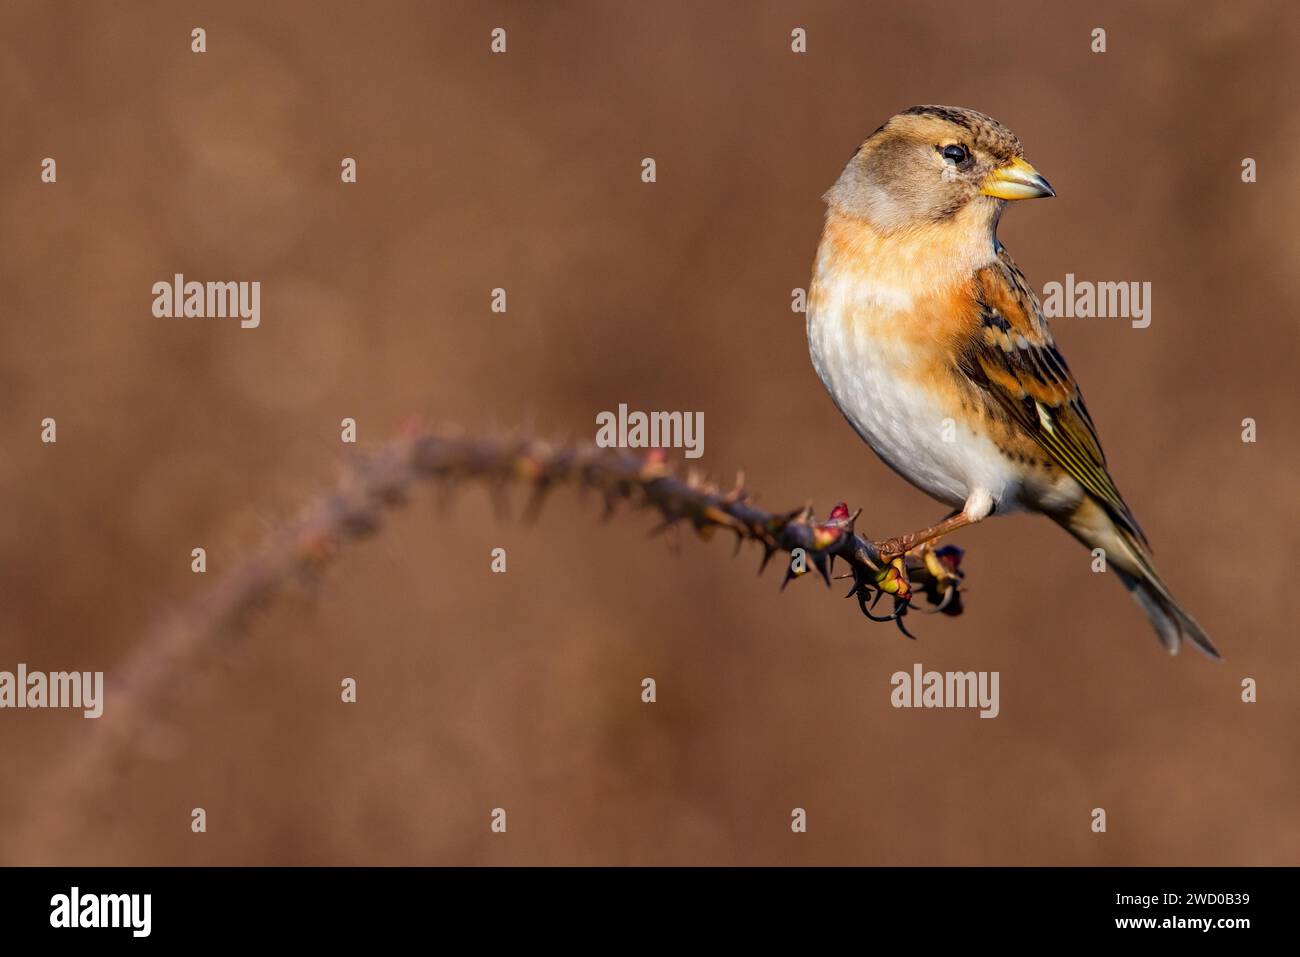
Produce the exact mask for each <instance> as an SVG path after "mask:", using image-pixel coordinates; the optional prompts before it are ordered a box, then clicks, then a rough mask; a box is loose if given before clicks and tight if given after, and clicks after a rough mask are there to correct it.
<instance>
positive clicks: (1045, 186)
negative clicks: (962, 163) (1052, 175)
mask: <svg viewBox="0 0 1300 957" xmlns="http://www.w3.org/2000/svg"><path fill="white" fill-rule="evenodd" d="M980 192H981V193H983V194H984V195H985V196H996V197H997V198H998V199H1037V198H1038V197H1040V196H1055V195H1056V190H1054V189H1052V184H1051V183H1049V182H1048V181H1047V180H1045V179H1043V177H1042V175H1041V174H1039V172H1038V170H1036V169H1034V168H1033V167H1032V166H1030V165H1029V164H1028V163H1026V162H1025V161H1024V160H1023V159H1020V158H1019V157H1017V158H1016V159H1014V160H1012V161H1011V162H1010V163H1008V164H1007V165H1006V166H999V167H998V168H997V169H995V170H994V171H993V172H992V173H989V175H988V179H986V180H984V187H983V188H982V189H981V190H980Z"/></svg>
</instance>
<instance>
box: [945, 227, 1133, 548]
mask: <svg viewBox="0 0 1300 957" xmlns="http://www.w3.org/2000/svg"><path fill="white" fill-rule="evenodd" d="M974 291H975V297H976V300H977V303H978V309H979V321H978V322H977V323H975V324H974V325H973V326H972V327H971V330H972V331H971V334H970V335H969V336H968V337H967V338H966V341H965V343H964V344H963V348H962V350H961V356H960V359H959V363H958V366H959V369H960V371H961V372H962V373H963V374H964V375H965V376H966V377H967V378H968V379H969V380H970V381H971V382H972V383H974V384H975V385H976V386H978V387H980V388H981V389H983V390H984V392H985V393H987V395H988V396H989V397H991V398H992V400H993V401H994V403H995V405H997V406H999V407H1001V408H1002V409H1005V410H1006V412H1007V413H1008V414H1009V415H1010V416H1011V418H1012V420H1013V421H1014V422H1015V423H1016V424H1018V425H1019V426H1020V427H1021V428H1022V429H1024V431H1025V432H1026V433H1027V434H1028V435H1029V436H1030V437H1032V438H1033V440H1034V441H1035V442H1037V443H1038V445H1039V446H1041V447H1042V449H1043V450H1044V451H1045V452H1046V453H1047V454H1048V455H1049V456H1051V459H1052V461H1054V462H1055V463H1056V464H1057V465H1059V466H1060V467H1061V468H1062V469H1064V470H1065V471H1066V472H1067V473H1068V474H1069V475H1071V476H1072V477H1073V478H1074V479H1075V480H1077V481H1078V483H1079V484H1080V485H1082V486H1083V487H1084V489H1086V490H1087V492H1088V493H1089V494H1090V495H1091V496H1092V497H1093V498H1095V499H1096V500H1097V501H1098V502H1099V503H1100V504H1101V505H1102V506H1104V507H1105V509H1106V511H1107V512H1108V513H1110V515H1111V517H1112V518H1113V519H1114V520H1115V521H1116V522H1117V523H1118V524H1119V525H1121V526H1122V527H1123V528H1125V529H1127V530H1129V531H1131V532H1132V533H1133V534H1134V535H1135V536H1136V537H1137V538H1138V540H1140V541H1141V542H1142V543H1143V544H1144V545H1145V544H1146V536H1145V535H1144V534H1143V533H1142V529H1141V528H1140V527H1139V526H1138V523H1137V520H1136V519H1135V518H1134V517H1133V513H1132V512H1131V511H1130V510H1129V507H1128V505H1126V504H1125V502H1124V499H1123V498H1122V497H1121V496H1120V494H1119V489H1117V488H1116V487H1115V483H1114V482H1113V481H1112V480H1111V477H1110V474H1109V473H1108V472H1107V471H1106V456H1105V453H1103V452H1102V450H1101V442H1100V441H1099V440H1098V438H1097V430H1096V428H1095V427H1094V426H1093V424H1092V417H1091V416H1090V415H1088V408H1087V406H1085V405H1084V403H1083V395H1082V394H1081V393H1080V392H1079V387H1078V385H1077V384H1076V383H1075V381H1074V377H1073V376H1072V375H1071V374H1070V367H1069V366H1068V365H1066V363H1065V358H1064V357H1063V356H1062V355H1061V353H1060V352H1059V351H1058V350H1057V348H1056V345H1055V344H1054V343H1053V342H1052V334H1051V332H1050V330H1049V329H1048V328H1047V322H1046V320H1045V319H1044V318H1043V313H1042V309H1041V308H1040V306H1039V304H1038V297H1037V296H1035V295H1034V293H1033V291H1032V290H1030V288H1029V286H1028V284H1027V283H1026V282H1025V277H1024V274H1023V273H1021V271H1020V269H1019V268H1018V267H1017V266H1016V264H1015V262H1014V261H1012V259H1011V256H1010V254H1008V253H1007V251H1006V250H1005V249H1003V248H1002V247H1001V245H999V247H998V260H997V262H995V263H992V264H990V265H989V266H986V267H985V268H983V269H981V270H980V271H979V272H978V273H976V274H975V281H974Z"/></svg>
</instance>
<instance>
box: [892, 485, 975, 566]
mask: <svg viewBox="0 0 1300 957" xmlns="http://www.w3.org/2000/svg"><path fill="white" fill-rule="evenodd" d="M996 507H997V506H996V505H995V504H994V501H993V497H992V496H991V495H989V494H988V493H987V492H983V491H978V490H977V491H975V492H973V493H971V496H970V498H968V499H967V500H966V505H965V506H964V507H963V508H961V509H959V510H958V511H956V512H953V513H952V514H951V515H949V516H948V517H947V518H945V519H944V520H943V521H942V522H939V523H938V524H937V525H931V526H930V527H929V528H923V529H921V530H920V531H919V532H909V533H908V534H906V535H900V536H898V537H897V538H891V539H888V540H886V541H883V542H877V543H876V550H877V551H879V552H880V557H881V558H882V559H883V560H884V561H885V562H886V563H889V562H892V561H893V560H894V559H896V558H901V557H902V556H903V555H906V554H907V553H908V552H910V551H911V550H912V549H914V548H916V547H917V546H918V545H924V544H926V543H927V542H932V541H934V540H935V539H936V538H939V537H940V536H942V535H947V534H948V533H949V532H955V531H957V529H959V528H965V527H966V526H967V525H974V524H975V523H976V522H979V521H983V520H984V519H985V518H987V517H988V516H989V515H991V514H993V510H994V509H995V508H996Z"/></svg>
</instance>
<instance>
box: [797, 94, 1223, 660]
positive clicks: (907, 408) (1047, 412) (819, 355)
mask: <svg viewBox="0 0 1300 957" xmlns="http://www.w3.org/2000/svg"><path fill="white" fill-rule="evenodd" d="M1055 195H1056V193H1055V192H1054V191H1053V189H1052V187H1051V186H1050V185H1049V184H1048V182H1047V180H1045V179H1043V177H1042V176H1040V175H1039V174H1038V172H1037V171H1036V170H1035V169H1034V168H1033V167H1032V166H1030V165H1029V163H1027V162H1026V161H1025V159H1024V153H1023V150H1022V149H1021V146H1020V141H1019V140H1018V139H1017V138H1016V137H1015V135H1014V134H1012V133H1011V132H1010V131H1009V130H1007V129H1006V128H1005V127H1004V126H1002V125H1001V124H1000V123H998V122H997V121H996V120H994V119H992V118H990V117H988V116H985V115H984V114H982V113H977V112H975V111H974V110H967V109H958V108H954V107H947V106H914V107H912V108H910V109H907V110H904V111H903V112H902V113H899V114H898V115H897V116H895V117H893V118H892V119H890V120H889V122H887V123H886V124H885V125H884V126H882V127H880V129H878V130H876V132H874V133H872V134H871V136H869V137H868V138H867V139H866V141H865V142H863V144H862V145H861V146H860V147H859V148H858V150H857V152H856V153H854V155H853V157H852V159H850V160H849V163H848V165H847V166H846V167H845V168H844V172H843V173H842V174H840V177H839V179H838V180H837V181H836V182H835V185H834V186H832V187H831V188H830V190H829V191H828V192H827V193H826V195H825V197H824V198H825V200H826V204H827V213H826V225H825V228H824V229H823V231H822V237H821V244H820V246H819V247H818V250H817V260H816V263H815V264H814V276H813V282H812V287H811V289H810V292H809V297H808V316H807V319H808V348H809V352H810V353H811V355H812V363H813V366H814V368H816V370H817V374H818V375H819V376H820V377H821V380H822V382H823V383H824V384H825V386H826V388H827V390H828V391H829V392H830V394H831V397H832V398H833V399H834V400H835V404H836V405H837V406H839V409H840V411H841V412H842V413H844V416H845V418H847V419H848V420H849V423H850V424H851V425H852V426H853V428H854V429H855V430H856V431H857V433H858V434H859V435H860V436H862V438H863V439H865V440H866V442H867V443H868V444H869V445H870V446H871V447H872V449H874V450H875V452H876V454H877V455H879V456H880V457H881V459H883V460H884V461H885V463H886V464H887V465H889V466H890V467H891V468H892V469H893V470H894V471H896V472H897V473H898V474H899V475H901V476H903V478H905V479H907V480H908V481H909V482H911V483H912V484H913V485H915V486H917V487H918V488H920V489H921V490H923V491H925V492H927V493H928V494H930V495H931V496H933V497H934V498H936V499H938V500H939V501H940V502H943V503H944V504H946V505H948V506H949V507H951V508H954V509H956V511H954V512H953V513H952V514H951V515H949V516H948V517H947V518H945V519H944V520H943V521H941V522H939V523H938V524H937V525H933V526H931V527H929V528H925V529H922V530H920V531H918V532H913V533H911V534H908V535H903V536H900V537H898V538H894V539H890V540H888V541H886V542H883V543H881V545H880V548H881V552H882V555H883V556H884V557H885V559H886V560H890V559H893V558H896V557H898V556H900V555H902V554H904V553H905V552H908V551H911V550H912V549H914V548H917V547H919V546H922V545H924V544H926V543H928V542H932V541H933V540H935V539H937V538H938V537H939V536H941V535H945V534H947V533H949V532H952V531H955V530H956V529H959V528H962V527H963V526H966V525H970V524H973V523H975V522H979V521H982V520H983V519H984V518H986V517H988V516H989V515H992V514H994V512H996V513H998V514H1006V513H1009V512H1015V511H1019V510H1028V511H1032V512H1041V513H1043V514H1045V515H1047V516H1048V517H1049V518H1051V519H1053V520H1054V521H1055V522H1057V523H1058V524H1059V525H1061V526H1062V527H1063V528H1065V529H1066V530H1067V531H1068V532H1069V533H1070V534H1071V535H1073V536H1074V537H1075V538H1077V539H1078V540H1079V541H1080V542H1082V543H1083V544H1084V545H1086V546H1087V547H1088V548H1089V549H1096V548H1101V549H1104V550H1105V555H1106V559H1107V566H1108V567H1109V568H1111V569H1114V570H1115V572H1116V573H1117V574H1118V576H1119V578H1120V580H1121V581H1122V582H1123V583H1124V585H1125V587H1126V588H1128V590H1129V591H1130V592H1131V593H1132V594H1133V596H1134V598H1136V599H1137V601H1138V603H1139V604H1140V605H1141V606H1142V608H1143V609H1144V610H1145V611H1146V614H1147V615H1148V617H1149V618H1150V619H1151V622H1152V624H1153V625H1154V626H1155V629H1156V632H1157V633H1158V634H1159V636H1160V640H1161V641H1162V642H1163V644H1164V646H1165V647H1166V648H1167V649H1168V650H1169V652H1170V653H1176V652H1177V651H1178V648H1179V645H1180V644H1181V641H1182V640H1183V639H1187V640H1190V641H1191V642H1192V643H1193V644H1194V645H1196V647H1197V648H1199V649H1200V650H1201V651H1203V652H1205V653H1206V654H1207V655H1210V656H1211V657H1213V658H1218V657H1219V654H1218V652H1217V651H1215V649H1214V646H1213V645H1212V644H1211V643H1210V640H1209V638H1208V637H1207V636H1206V634H1205V632H1204V630H1202V629H1201V627H1200V626H1199V625H1198V624H1197V623H1196V622H1195V621H1193V620H1192V618H1191V617H1190V616H1189V615H1188V614H1187V613H1186V612H1185V611H1183V609H1182V608H1180V607H1179V605H1178V603H1177V602H1176V601H1175V600H1174V598H1173V596H1172V595H1171V594H1170V593H1169V589H1168V588H1167V587H1166V586H1165V584H1164V582H1163V581H1161V579H1160V576H1159V575H1157V574H1156V571H1155V569H1154V568H1153V567H1152V564H1151V552H1150V548H1149V546H1148V544H1147V540H1146V536H1145V535H1144V534H1143V532H1142V529H1141V528H1140V527H1139V526H1138V523H1137V520H1136V519H1134V517H1133V513H1132V512H1131V511H1130V509H1129V507H1128V506H1127V505H1126V504H1125V503H1124V499H1123V498H1122V497H1121V496H1120V493H1119V490H1118V489H1117V488H1116V487H1115V483H1114V482H1113V481H1112V480H1111V477H1110V474H1109V473H1108V472H1107V469H1106V459H1105V456H1104V454H1103V453H1102V450H1101V444H1100V442H1099V441H1098V439H1097V431H1096V428H1095V427H1094V426H1093V422H1092V418H1091V417H1090V416H1089V415H1088V409H1087V407H1086V406H1085V405H1084V403H1083V396H1082V395H1081V394H1080V392H1079V387H1078V385H1076V384H1075V381H1074V377H1073V375H1071V373H1070V368H1069V366H1067V365H1066V363H1065V358H1064V357H1063V356H1062V355H1061V353H1060V351H1059V350H1058V349H1057V347H1056V345H1055V344H1054V342H1053V341H1052V334H1051V332H1050V331H1049V330H1048V328H1047V323H1046V321H1045V320H1044V318H1043V313H1042V310H1041V308H1040V306H1039V302H1038V297H1037V296H1035V295H1034V293H1033V291H1032V290H1031V289H1030V288H1029V284H1028V283H1027V282H1026V280H1025V277H1024V275H1023V274H1022V273H1021V271H1020V270H1019V268H1017V266H1016V264H1015V262H1014V261H1013V260H1012V259H1011V255H1010V254H1009V253H1008V252H1007V250H1006V249H1005V247H1003V245H1002V243H1001V242H999V240H998V237H997V225H998V219H999V217H1001V215H1002V211H1003V210H1004V209H1005V208H1006V205H1007V202H1008V201H1010V200H1017V199H1032V198H1035V197H1042V196H1055Z"/></svg>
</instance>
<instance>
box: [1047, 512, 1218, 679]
mask: <svg viewBox="0 0 1300 957" xmlns="http://www.w3.org/2000/svg"><path fill="white" fill-rule="evenodd" d="M1057 521H1059V522H1060V523H1061V525H1062V526H1063V527H1064V528H1065V529H1066V530H1067V531H1068V532H1069V533H1070V534H1071V535H1073V536H1074V537H1075V538H1077V539H1078V540H1079V541H1081V542H1083V544H1084V545H1086V546H1087V547H1088V548H1090V549H1095V548H1101V549H1104V551H1105V554H1106V567H1107V568H1108V569H1110V570H1112V571H1114V572H1115V573H1116V574H1117V575H1118V576H1119V580H1120V581H1121V582H1123V583H1124V587H1125V588H1127V589H1128V590H1129V593H1130V594H1131V595H1132V596H1133V598H1134V599H1135V600H1136V601H1137V603H1138V604H1139V605H1141V606H1142V610H1143V611H1145V612H1146V614H1147V617H1148V618H1149V619H1151V624H1152V625H1153V626H1154V627H1155V630H1156V634H1157V635H1159V636H1160V642H1161V644H1163V645H1164V646H1165V649H1166V650H1167V651H1168V652H1169V653H1170V654H1171V655H1176V654H1178V649H1179V647H1180V646H1181V644H1182V642H1183V641H1184V640H1187V641H1190V642H1191V643H1192V644H1193V645H1195V646H1196V648H1197V649H1198V650H1199V651H1201V652H1203V653H1204V654H1205V655H1207V656H1208V657H1210V658H1213V659H1215V660H1216V661H1217V660H1220V659H1221V658H1222V656H1221V655H1220V654H1219V652H1218V650H1217V649H1215V647H1214V644H1213V643H1212V642H1211V641H1210V637H1209V635H1207V634H1206V633H1205V629H1204V628H1202V627H1201V626H1200V625H1198V624H1197V623H1196V620H1195V619H1194V618H1192V616H1191V615H1189V614H1187V612H1185V611H1183V609H1182V607H1181V606H1180V605H1179V604H1178V602H1177V601H1175V600H1174V596H1173V595H1171V594H1170V593H1169V588H1168V587H1167V586H1166V585H1165V583H1164V582H1163V581H1162V580H1161V578H1160V576H1159V575H1158V574H1157V573H1156V570H1155V568H1154V567H1153V566H1152V564H1151V553H1150V552H1149V551H1148V550H1147V547H1146V546H1145V545H1144V544H1143V543H1142V542H1141V541H1140V540H1138V539H1137V537H1136V536H1134V535H1133V534H1132V533H1131V532H1130V531H1128V529H1125V528H1123V527H1121V526H1119V525H1117V524H1116V523H1115V522H1114V521H1113V520H1112V519H1111V517H1110V516H1109V515H1108V514H1107V513H1106V510H1105V509H1104V508H1102V507H1101V506H1100V505H1098V504H1097V503H1096V502H1094V501H1092V500H1091V499H1089V498H1085V499H1084V501H1083V503H1082V504H1081V505H1080V506H1079V507H1078V508H1077V509H1075V511H1074V512H1072V513H1070V514H1069V515H1064V516H1061V517H1060V518H1058V519H1057Z"/></svg>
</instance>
